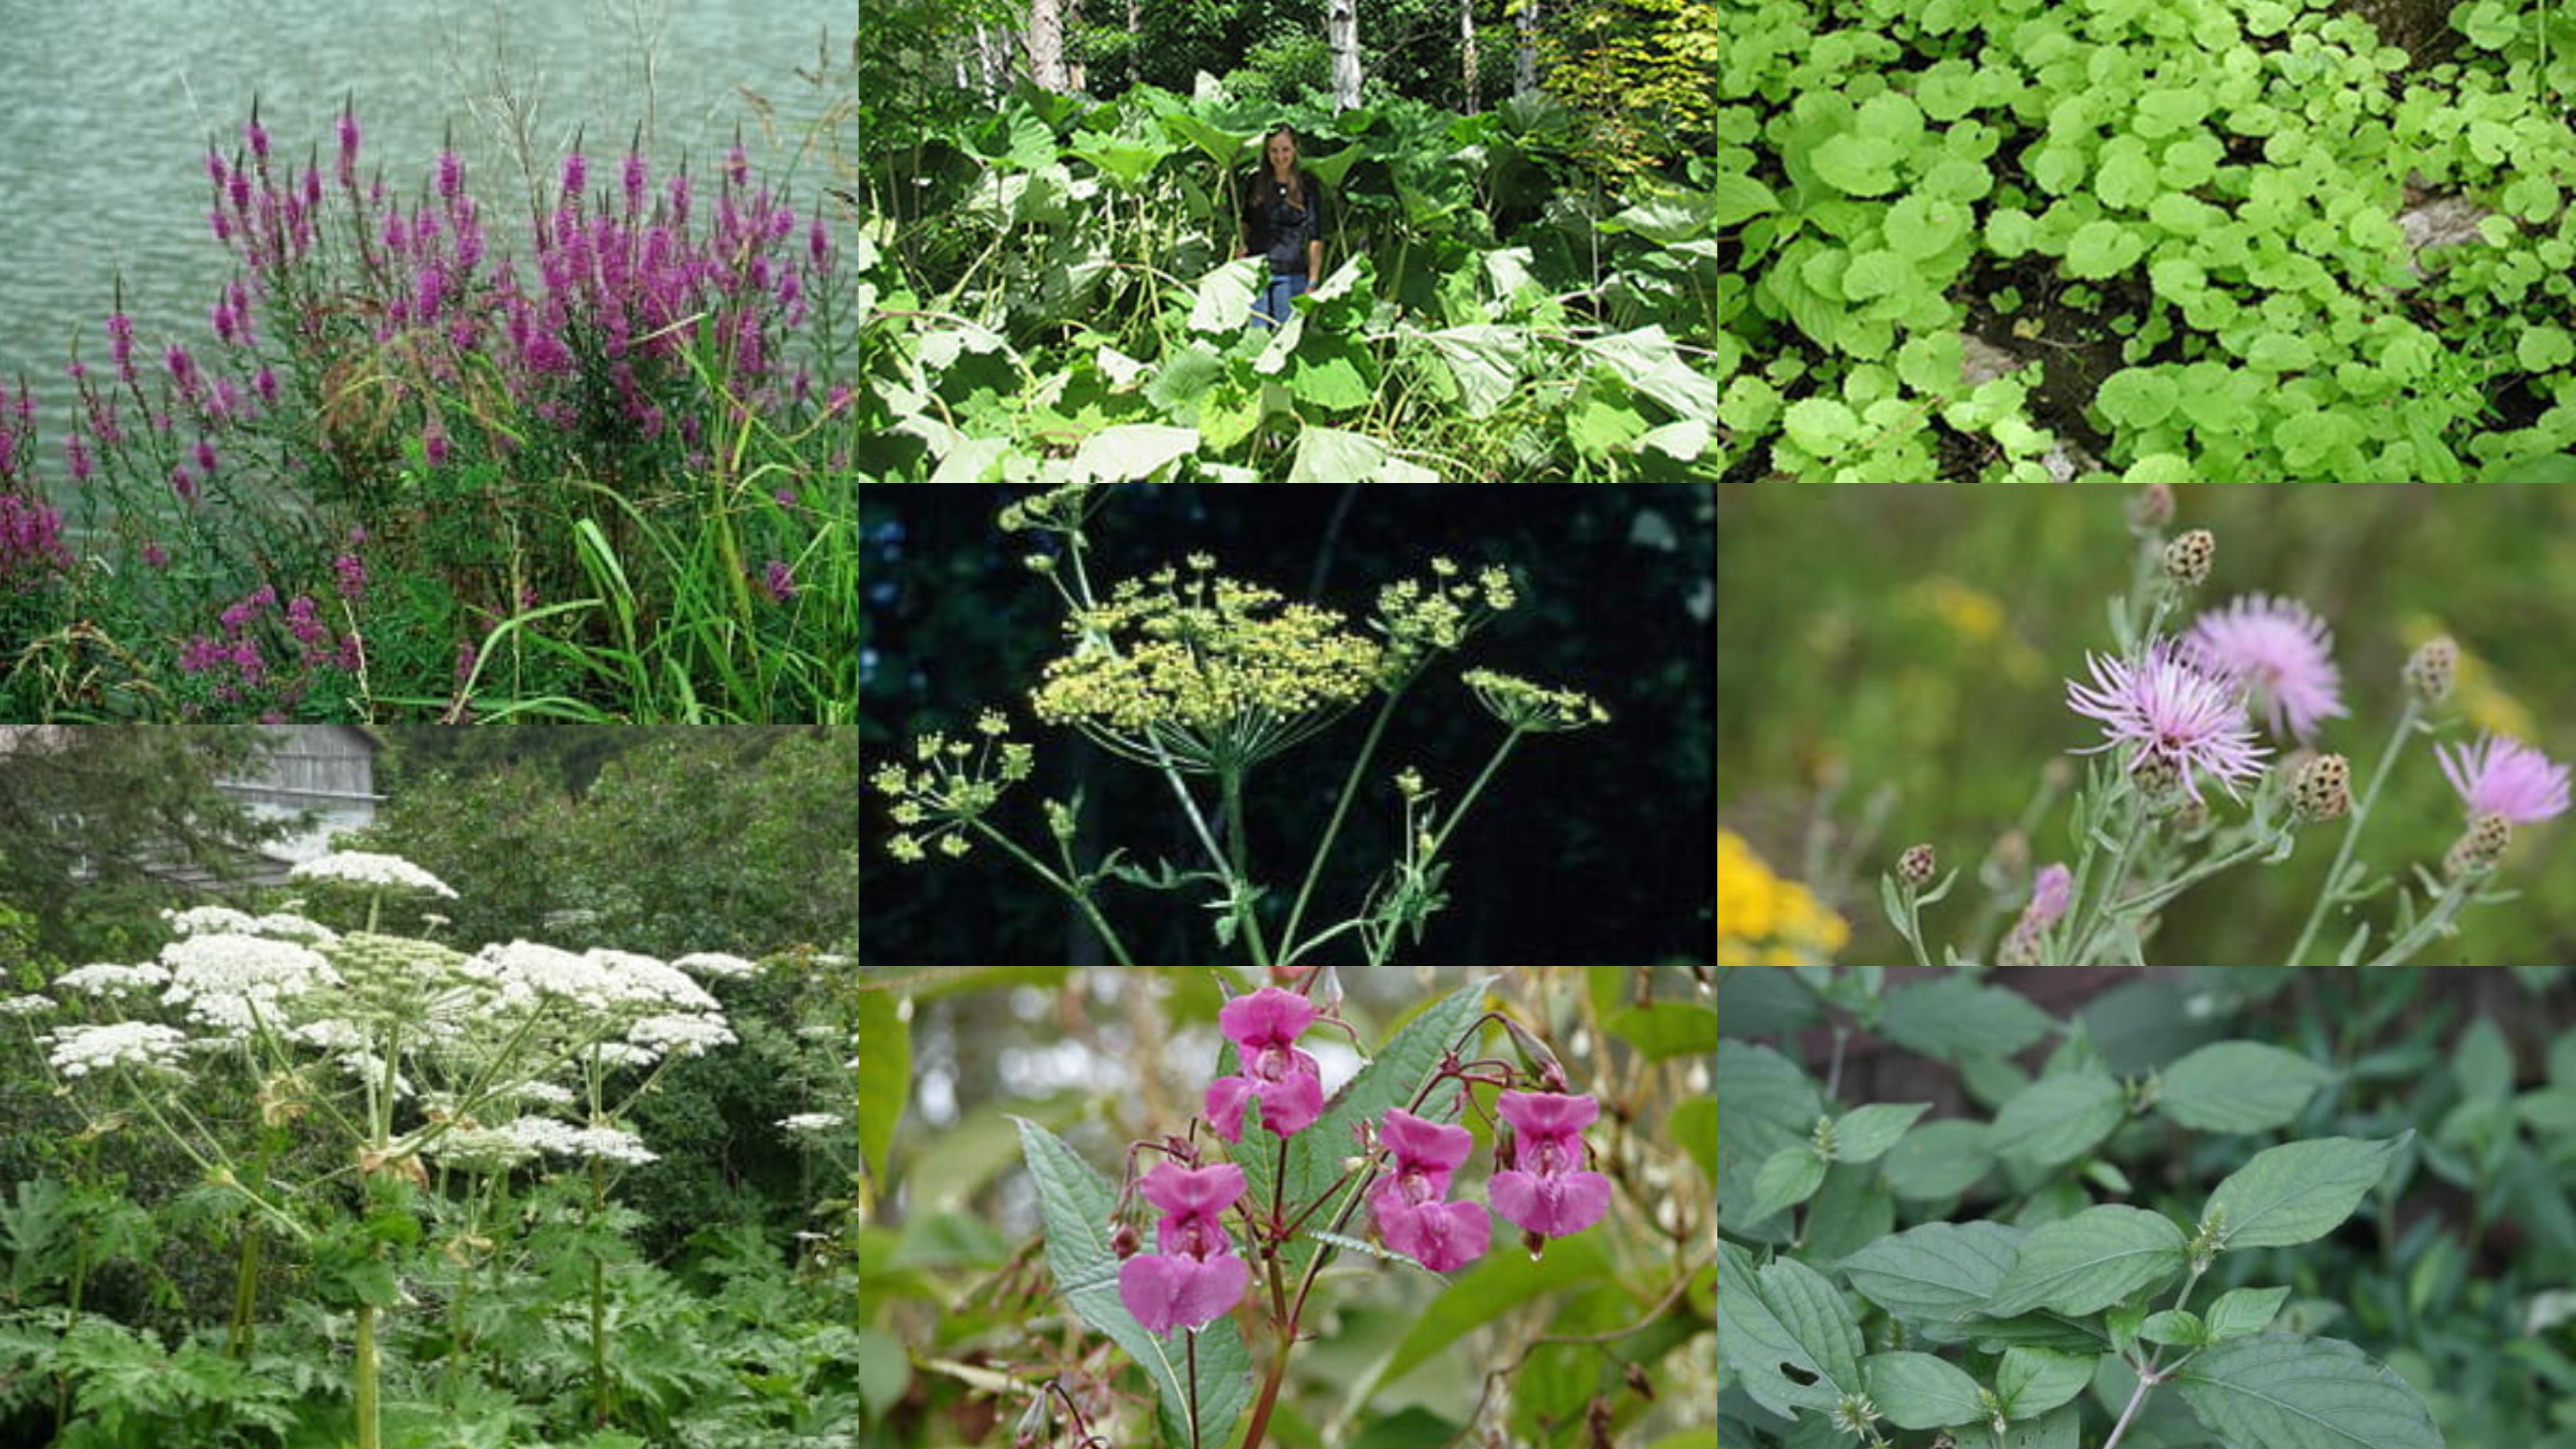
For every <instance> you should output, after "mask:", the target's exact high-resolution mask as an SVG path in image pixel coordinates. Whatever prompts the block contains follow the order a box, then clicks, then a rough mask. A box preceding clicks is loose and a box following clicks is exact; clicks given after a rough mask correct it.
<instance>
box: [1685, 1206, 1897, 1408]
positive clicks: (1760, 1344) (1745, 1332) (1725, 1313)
mask: <svg viewBox="0 0 2576 1449" xmlns="http://www.w3.org/2000/svg"><path fill="white" fill-rule="evenodd" d="M1717 1259H1718V1261H1717V1356H1718V1357H1719V1358H1720V1359H1722V1360H1724V1361H1725V1362H1726V1364H1727V1366H1728V1367H1729V1368H1732V1369H1733V1370H1735V1373H1736V1376H1737V1378H1738V1379H1739V1380H1740V1381H1741V1382H1742V1384H1743V1386H1744V1391H1745V1392H1746V1393H1748V1394H1751V1395H1752V1396H1753V1401H1754V1402H1755V1403H1757V1404H1760V1405H1762V1406H1763V1407H1764V1408H1766V1409H1769V1410H1770V1411H1771V1412H1773V1413H1775V1414H1781V1415H1792V1414H1795V1413H1796V1412H1797V1411H1798V1410H1799V1409H1801V1408H1807V1409H1825V1410H1830V1409H1832V1408H1833V1406H1834V1403H1835V1401H1836V1400H1838V1399H1840V1398H1841V1397H1842V1396H1843V1395H1844V1394H1846V1393H1857V1392H1859V1390H1860V1386H1861V1385H1860V1351H1861V1339H1860V1324H1859V1323H1858V1322H1857V1321H1855V1320H1854V1319H1853V1318H1852V1311H1851V1305H1850V1304H1847V1303H1845V1302H1844V1301H1843V1296H1842V1294H1840V1293H1838V1292H1836V1291H1835V1290H1834V1285H1833V1284H1831V1283H1829V1282H1827V1281H1826V1280H1825V1277H1824V1275H1823V1274H1820V1273H1818V1272H1817V1271H1816V1270H1815V1269H1813V1268H1810V1267H1808V1266H1807V1265H1806V1264H1804V1263H1801V1262H1799V1261H1797V1260H1796V1259H1794V1258H1782V1259H1780V1260H1779V1261H1777V1262H1774V1263H1770V1264H1767V1265H1765V1266H1764V1267H1763V1268H1761V1269H1760V1270H1759V1271H1758V1272H1757V1271H1756V1270H1755V1269H1754V1267H1753V1259H1752V1257H1751V1255H1750V1254H1747V1253H1746V1252H1745V1251H1744V1250H1743V1249H1742V1248H1739V1247H1737V1246H1736V1245H1735V1244H1733V1243H1729V1242H1725V1241H1722V1240H1721V1241H1720V1242H1719V1243H1718V1245H1717ZM1793 1374H1794V1375H1795V1376H1794V1377H1793V1376H1792V1375H1793Z"/></svg>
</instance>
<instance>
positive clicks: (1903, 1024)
mask: <svg viewBox="0 0 2576 1449" xmlns="http://www.w3.org/2000/svg"><path fill="white" fill-rule="evenodd" d="M2047 1034H2048V1016H2047V1014H2046V1013H2045V1012H2042V1011H2041V1010H2040V1009H2039V1008H2038V1007H2036V1006H2033V1005H2031V1004H2030V1003H2029V1002H2028V1001H2026V1000H2024V999H2022V998H2021V997H2020V996H2017V995H2015V994H2013V993H2012V992H2010V991H2007V990H2005V989H2004V988H2003V987H2000V986H1981V985H1979V984H1977V982H1976V981H1975V979H1974V978H1971V977H1967V976H1940V977H1935V978H1933V979H1932V980H1929V981H1910V982H1907V983H1906V984H1905V985H1903V986H1899V987H1898V988H1896V989H1895V990H1894V991H1891V992H1889V993H1888V994H1887V1013H1886V1015H1885V1017H1883V1018H1882V1019H1881V1021H1880V1023H1879V1035H1881V1036H1883V1037H1886V1038H1887V1039H1888V1040H1890V1041H1893V1042H1895V1043H1896V1044H1897V1045H1899V1046H1902V1047H1910V1048H1912V1049H1913V1050H1915V1051H1918V1052H1921V1053H1923V1054H1924V1055H1925V1056H1928V1057H1938V1058H1940V1059H1941V1060H1943V1061H1955V1060H1957V1059H1958V1058H1959V1057H1961V1056H1965V1055H1967V1054H1969V1053H1972V1052H1976V1053H1991V1054H1995V1055H2002V1056H2009V1055H2011V1054H2012V1053H2014V1052H2017V1051H2020V1050H2021V1049H2022V1048H2024V1047H2026V1046H2029V1045H2030V1044H2031V1043H2032V1042H2035V1041H2037V1040H2039V1039H2040V1038H2041V1037H2043V1036H2046V1035H2047Z"/></svg>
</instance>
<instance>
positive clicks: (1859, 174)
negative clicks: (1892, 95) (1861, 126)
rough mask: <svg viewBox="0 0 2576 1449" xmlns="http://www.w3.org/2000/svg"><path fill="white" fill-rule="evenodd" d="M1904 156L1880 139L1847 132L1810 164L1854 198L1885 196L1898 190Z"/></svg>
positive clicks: (1823, 147) (1829, 141) (1833, 139)
mask: <svg viewBox="0 0 2576 1449" xmlns="http://www.w3.org/2000/svg"><path fill="white" fill-rule="evenodd" d="M1904 154H1905V153H1904V152H1902V151H1900V150H1898V149H1897V148H1896V146H1895V144H1894V143H1893V142H1890V141H1888V140H1887V139H1886V138H1885V137H1881V136H1864V135H1861V134H1859V133H1857V132H1848V131H1847V132H1845V133H1843V134H1842V135H1839V136H1833V137H1830V138H1828V139H1827V140H1826V141H1825V143H1824V144H1823V145H1821V146H1818V147H1817V148H1816V149H1815V151H1814V153H1813V154H1812V155H1810V156H1809V157H1808V160H1809V161H1810V163H1811V164H1813V165H1814V166H1815V168H1816V175H1817V176H1819V177H1821V178H1822V179H1823V180H1824V183H1825V184H1826V185H1828V186H1830V187H1833V188H1834V189H1835V190H1837V191H1840V192H1843V193H1845V194H1846V195H1851V196H1885V195H1886V194H1887V193H1889V192H1891V191H1894V190H1895V189H1896V163H1897V161H1898V160H1899V159H1900V158H1901V157H1902V156H1903V155H1904Z"/></svg>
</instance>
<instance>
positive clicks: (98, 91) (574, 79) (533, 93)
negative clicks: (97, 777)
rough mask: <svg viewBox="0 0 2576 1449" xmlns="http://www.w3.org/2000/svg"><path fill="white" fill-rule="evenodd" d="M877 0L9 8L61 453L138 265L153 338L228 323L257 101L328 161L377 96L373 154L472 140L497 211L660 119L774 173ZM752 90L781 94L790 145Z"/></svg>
mask: <svg viewBox="0 0 2576 1449" xmlns="http://www.w3.org/2000/svg"><path fill="white" fill-rule="evenodd" d="M863 4H864V0H857V3H853V0H837V3H825V4H816V3H814V0H714V3H711V0H692V3H681V0H546V3H542V4H526V3H520V4H507V3H499V0H447V3H443V4H440V3H430V0H356V3H352V0H69V3H67V0H42V3H38V0H0V375H5V376H8V377H9V378H11V379H12V385H13V387H14V385H15V379H16V378H18V377H19V376H21V375H23V376H24V377H25V378H26V379H27V381H28V383H29V384H30V385H31V386H32V387H33V388H34V389H35V390H36V392H37V395H38V398H39V400H40V405H41V406H42V407H43V409H44V424H45V432H46V446H45V447H44V448H43V450H42V452H41V454H40V456H41V457H42V458H43V459H44V461H45V462H46V464H47V465H48V466H58V465H59V464H60V461H61V454H60V451H59V446H58V444H57V443H56V441H55V440H56V438H57V437H58V435H59V432H60V424H61V423H62V421H63V420H64V418H65V417H66V416H67V413H66V409H67V408H68V406H69V399H70V396H71V394H70V387H69V384H68V383H66V382H65V381H64V380H63V376H62V367H63V364H64V362H65V361H66V359H67V358H68V357H69V355H70V351H69V348H70V344H71V341H72V339H73V337H74V335H75V334H77V335H78V338H79V341H80V346H81V351H82V355H83V356H85V357H89V358H93V359H94V358H98V357H101V356H103V355H104V353H105V351H106V335H105V332H104V331H103V327H102V324H103V321H104V319H105V317H106V315H107V313H108V311H109V309H110V304H111V298H112V294H113V289H114V286H115V283H116V279H117V278H118V277H119V276H120V275H122V277H123V278H124V284H125V300H126V309H127V311H128V312H129V313H130V314H132V315H133V316H134V317H135V319H136V333H137V340H138V341H142V342H147V343H150V344H153V345H154V350H156V351H157V350H158V345H159V344H161V343H163V342H166V341H169V340H185V341H191V342H193V341H195V340H196V339H198V338H201V337H204V336H205V335H207V333H208V331H209V328H208V323H207V308H208V307H209V305H210V304H211V302H212V300H213V296H214V291H215V289H216V288H217V287H218V286H219V285H220V284H221V283H222V282H223V281H224V279H226V278H227V277H229V276H230V275H231V270H232V267H231V257H230V254H229V253H228V252H226V251H225V249H224V248H223V247H222V246H221V245H220V244H218V243H217V242H216V241H215V239H214V237H213V235H212V233H211V231H210V229H209V228H208V226H207V222H206V213H207V210H208V207H209V205H210V199H211V198H210V191H209V187H208V183H207V179H206V169H205V153H206V147H207V145H208V143H209V142H216V143H220V144H221V145H222V147H223V148H224V149H225V151H226V152H227V153H229V152H230V151H231V150H232V148H233V147H234V146H235V145H237V144H238V143H239V140H240V136H241V124H242V121H243V120H244V119H245V118H246V117H247V116H248V114H249V112H250V106H251V100H252V97H253V96H254V95H256V96H257V97H258V99H259V107H260V119H261V122H262V123H263V124H264V125H265V126H266V127H267V129H268V131H269V133H270V134H271V136H272V137H273V138H274V139H275V142H276V144H277V145H278V147H279V148H280V149H281V150H282V151H284V152H285V153H287V154H290V155H297V156H300V155H302V154H303V153H304V151H305V150H306V148H307V147H309V146H314V145H319V146H321V147H323V148H324V155H325V160H324V163H323V165H324V170H325V173H326V174H327V173H328V171H329V160H328V155H329V148H330V146H331V144H332V134H333V131H332V127H333V124H334V121H335V118H336V117H337V116H338V114H339V108H340V105H341V102H342V99H343V97H349V96H354V97H355V99H356V103H357V110H358V119H359V123H360V126H361V128H362V130H363V131H364V133H365V151H364V153H363V158H362V159H363V161H364V162H369V163H373V164H376V165H381V166H382V167H383V168H384V174H385V178H386V181H387V183H388V184H389V185H391V186H394V187H396V188H397V189H399V190H402V191H406V192H408V191H410V190H412V189H414V188H416V187H418V186H419V185H421V184H422V181H423V179H424V178H425V177H426V176H427V175H428V172H429V169H430V167H431V165H432V164H433V162H434V160H435V158H436V156H437V153H438V149H439V146H440V143H441V139H442V137H443V136H446V135H448V134H451V133H452V135H453V137H454V141H455V145H456V148H457V150H458V151H459V152H460V153H461V154H462V155H463V156H464V157H465V158H466V175H467V179H468V182H469V184H470V185H471V186H472V187H473V189H474V190H475V192H476V194H477V195H479V196H481V197H483V198H485V202H486V207H487V215H490V216H493V217H495V218H496V219H497V218H499V217H501V216H505V215H508V214H509V212H508V210H507V209H506V204H507V203H509V202H511V201H512V200H514V199H515V198H518V197H521V196H524V195H525V194H526V190H525V185H524V183H523V182H522V180H521V179H520V178H521V177H522V176H523V174H524V168H523V166H522V164H521V160H520V156H521V155H522V154H525V155H527V156H528V157H530V158H531V159H532V160H533V163H534V165H535V167H536V169H537V170H538V171H539V172H541V173H543V174H547V175H551V174H552V172H553V169H554V165H555V160H556V158H557V157H558V156H560V155H561V154H562V152H563V151H564V150H566V149H568V148H569V146H570V143H571V141H572V138H573V136H574V134H575V131H576V129H577V128H578V129H580V130H581V131H582V132H583V133H584V149H585V150H586V151H588V152H590V153H591V154H592V155H594V156H598V155H618V154H623V152H624V150H625V147H626V144H627V142H628V141H629V140H630V139H631V138H632V137H633V136H634V134H635V131H636V128H637V127H638V126H639V125H641V126H644V127H645V128H646V135H645V150H646V152H647V154H649V155H650V156H652V157H653V158H654V161H655V169H656V172H657V173H658V172H660V171H661V170H662V169H664V168H665V167H666V166H669V165H673V164H676V163H677V162H678V161H679V160H680V159H681V158H682V157H683V156H684V155H686V156H690V157H701V158H706V157H711V156H712V154H713V153H715V152H720V151H722V150H723V149H724V148H725V147H727V146H729V145H730V144H732V141H733V137H734V133H735V130H736V128H737V127H740V128H741V130H742V132H743V136H744V142H745V145H746V148H747V149H749V150H750V151H751V152H752V154H753V156H754V158H755V164H758V163H759V161H760V160H761V158H762V157H763V156H764V155H768V156H770V157H771V158H772V159H783V157H784V155H785V152H786V149H787V148H788V147H790V146H791V145H792V144H793V143H794V142H795V141H796V140H798V139H799V138H800V137H801V133H802V128H801V126H800V125H799V124H798V123H799V122H801V121H803V120H806V119H808V118H810V117H812V116H813V115H814V114H816V113H817V112H819V111H820V110H821V109H822V107H823V105H824V104H825V98H824V97H823V96H822V94H821V93H819V92H817V91H816V90H815V89H814V88H812V87H810V86H808V85H806V84H805V83H803V82H801V81H799V80H798V79H797V78H796V76H795V74H794V72H795V70H796V69H797V68H798V67H803V68H805V69H808V70H812V69H814V68H815V67H816V65H817V61H818V57H819V56H820V55H821V54H822V53H823V52H822V49H821V47H822V45H823V42H824V37H825V33H826V30H827V29H828V31H829V35H830V45H831V47H832V53H834V54H836V55H838V56H841V57H843V58H846V56H847V53H848V46H849V40H850V35H851V31H852V27H853V26H854V25H855V24H856V22H857V20H858V15H859V12H860V10H861V8H862V6H863ZM744 89H748V90H750V91H753V92H756V93H758V94H760V95H763V96H766V97H767V98H768V99H769V100H771V101H772V102H774V103H775V105H776V107H777V112H778V116H779V121H780V134H779V136H778V139H777V143H776V145H775V146H774V147H773V146H772V145H771V144H770V143H768V142H766V141H765V140H764V138H763V136H762V134H761V132H760V129H759V119H758V114H757V111H756V110H755V108H754V107H753V106H752V104H751V103H750V102H748V101H747V100H746V99H745V98H744V96H743V94H742V91H743V90H744ZM514 115H516V116H517V117H519V118H521V121H522V122H523V124H515V125H514V124H513V120H512V117H513V116H514ZM520 137H524V140H525V146H524V147H522V146H521V145H520V143H519V139H518V138H520ZM499 236H500V233H498V232H497V231H496V245H498V244H499Z"/></svg>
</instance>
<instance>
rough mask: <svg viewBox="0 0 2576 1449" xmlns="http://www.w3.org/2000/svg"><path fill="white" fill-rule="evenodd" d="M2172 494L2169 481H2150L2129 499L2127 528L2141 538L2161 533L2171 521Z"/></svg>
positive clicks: (2172, 511)
mask: <svg viewBox="0 0 2576 1449" xmlns="http://www.w3.org/2000/svg"><path fill="white" fill-rule="evenodd" d="M2173 516H2174V496H2173V485H2172V484H2170V483H2150V484H2148V485H2147V486H2146V487H2144V488H2141V489H2139V490H2138V491H2137V493H2135V494H2134V495H2132V496H2131V497H2130V499H2129V529H2130V531H2131V532H2133V533H2136V534H2137V535H2138V536H2139V537H2141V538H2143V537H2145V536H2146V535H2148V534H2151V533H2161V532H2163V531H2164V526H2165V525H2166V524H2168V523H2171V522H2173Z"/></svg>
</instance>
